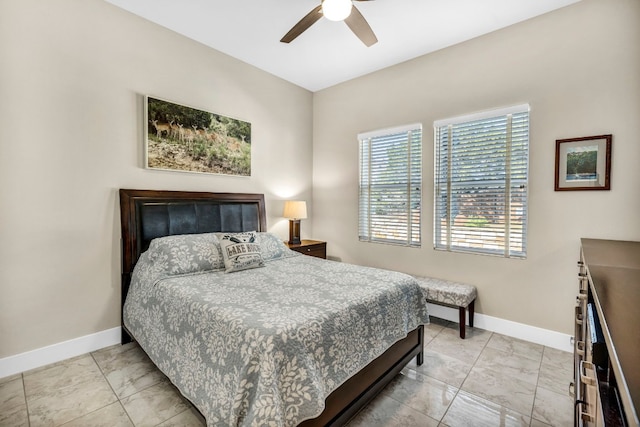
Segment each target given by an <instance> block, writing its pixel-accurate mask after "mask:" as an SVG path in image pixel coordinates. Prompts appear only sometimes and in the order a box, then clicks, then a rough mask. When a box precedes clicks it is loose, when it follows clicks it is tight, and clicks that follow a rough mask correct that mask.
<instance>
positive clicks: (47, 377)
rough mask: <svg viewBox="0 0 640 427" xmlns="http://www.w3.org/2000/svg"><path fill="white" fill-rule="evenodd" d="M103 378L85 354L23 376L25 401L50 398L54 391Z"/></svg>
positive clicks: (96, 366) (93, 362)
mask: <svg viewBox="0 0 640 427" xmlns="http://www.w3.org/2000/svg"><path fill="white" fill-rule="evenodd" d="M101 378H104V376H103V375H102V372H100V369H99V368H98V365H96V362H95V361H94V360H93V358H92V357H91V356H90V355H88V354H86V355H84V356H81V357H75V358H73V359H69V360H67V361H64V362H59V363H55V364H52V365H49V366H47V367H43V368H39V369H36V370H33V371H29V372H26V373H25V374H24V389H25V394H26V396H27V399H29V400H35V399H39V398H41V397H47V396H50V395H51V394H52V393H53V392H54V391H56V390H62V389H64V388H66V387H72V386H76V385H78V384H82V383H88V382H93V381H99V380H100V379H101Z"/></svg>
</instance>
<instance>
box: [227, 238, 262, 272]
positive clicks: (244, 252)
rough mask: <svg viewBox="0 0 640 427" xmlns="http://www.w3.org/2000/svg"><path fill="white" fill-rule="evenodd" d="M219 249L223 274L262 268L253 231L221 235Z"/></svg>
mask: <svg viewBox="0 0 640 427" xmlns="http://www.w3.org/2000/svg"><path fill="white" fill-rule="evenodd" d="M220 247H221V248H222V257H223V259H224V266H225V270H224V271H225V273H231V272H234V271H240V270H247V269H249V268H256V267H263V266H264V260H263V259H262V253H261V250H260V244H259V243H258V242H257V241H256V232H255V231H249V232H246V233H226V234H223V235H222V237H221V238H220Z"/></svg>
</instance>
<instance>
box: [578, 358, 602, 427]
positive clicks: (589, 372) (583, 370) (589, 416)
mask: <svg viewBox="0 0 640 427" xmlns="http://www.w3.org/2000/svg"><path fill="white" fill-rule="evenodd" d="M580 382H581V383H582V384H584V385H585V386H586V387H585V396H584V400H583V401H580V402H579V403H581V404H582V407H583V408H585V409H586V412H585V411H580V416H581V417H582V419H583V420H584V421H587V422H590V423H595V422H596V401H597V400H598V396H597V395H598V390H597V387H598V384H597V380H596V369H595V366H594V365H593V363H591V362H587V361H586V360H583V361H581V362H580Z"/></svg>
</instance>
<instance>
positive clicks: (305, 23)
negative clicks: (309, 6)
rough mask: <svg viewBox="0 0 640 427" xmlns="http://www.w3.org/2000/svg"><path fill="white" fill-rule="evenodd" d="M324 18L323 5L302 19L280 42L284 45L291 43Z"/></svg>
mask: <svg viewBox="0 0 640 427" xmlns="http://www.w3.org/2000/svg"><path fill="white" fill-rule="evenodd" d="M320 18H322V5H320V6H318V7H316V8H314V9H313V10H312V11H311V12H309V13H307V15H306V16H305V17H304V18H302V19H301V20H300V21H299V22H298V23H297V24H296V25H294V26H293V28H291V29H290V30H289V32H288V33H287V34H285V35H284V37H283V38H282V39H281V40H280V41H281V42H282V43H291V42H292V41H293V40H294V39H295V38H296V37H298V36H299V35H300V34H302V33H304V32H305V31H306V30H307V29H308V28H309V27H310V26H312V25H313V24H315V23H316V21H317V20H318V19H320Z"/></svg>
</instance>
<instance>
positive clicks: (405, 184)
mask: <svg viewBox="0 0 640 427" xmlns="http://www.w3.org/2000/svg"><path fill="white" fill-rule="evenodd" d="M358 140H359V144H360V194H359V209H358V224H359V227H358V228H359V233H358V234H359V237H360V240H361V241H367V242H377V243H392V244H399V245H406V246H415V247H419V246H420V236H421V233H420V210H421V204H422V202H421V198H422V125H420V124H414V125H408V126H402V127H396V128H392V129H386V130H385V129H383V130H380V131H374V132H367V133H362V134H359V135H358Z"/></svg>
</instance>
